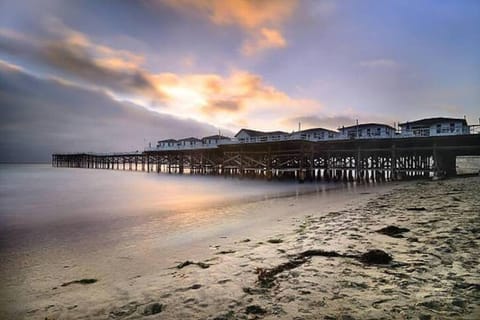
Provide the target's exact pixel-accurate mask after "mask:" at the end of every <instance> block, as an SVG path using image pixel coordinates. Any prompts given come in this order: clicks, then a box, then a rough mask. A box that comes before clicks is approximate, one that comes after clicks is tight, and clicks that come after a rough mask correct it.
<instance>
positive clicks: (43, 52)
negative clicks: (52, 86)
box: [0, 26, 163, 99]
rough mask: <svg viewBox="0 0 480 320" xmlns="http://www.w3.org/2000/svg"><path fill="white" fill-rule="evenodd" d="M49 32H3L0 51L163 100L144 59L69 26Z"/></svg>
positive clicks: (100, 83) (92, 81)
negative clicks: (38, 34)
mask: <svg viewBox="0 0 480 320" xmlns="http://www.w3.org/2000/svg"><path fill="white" fill-rule="evenodd" d="M58 30H60V31H58ZM46 31H47V35H46V36H45V37H44V38H38V37H31V36H28V35H26V34H20V33H15V32H12V31H10V30H5V29H0V51H3V52H5V53H7V54H9V55H12V56H15V57H16V58H22V57H23V58H26V59H28V60H31V61H33V62H39V63H41V64H46V65H48V66H50V67H52V68H55V69H56V70H60V71H62V72H63V73H67V74H68V75H70V76H74V77H75V78H77V79H80V80H83V81H86V82H88V83H93V84H95V85H97V86H101V87H105V88H109V89H111V90H114V91H122V92H124V93H130V94H136V95H138V94H140V95H149V96H150V97H152V98H155V99H162V98H163V93H162V92H161V91H160V90H158V89H157V88H156V87H155V86H154V84H153V82H152V79H151V77H150V75H149V74H148V73H147V72H146V71H144V70H142V69H141V68H140V66H141V64H142V63H143V57H142V56H140V55H135V54H133V53H131V52H128V51H124V50H116V49H113V48H110V47H107V46H102V45H98V44H95V43H93V42H92V41H91V40H90V39H89V38H88V37H87V36H86V35H84V34H82V33H79V32H77V31H73V30H70V29H68V28H66V27H57V28H53V27H52V26H50V29H48V30H46Z"/></svg>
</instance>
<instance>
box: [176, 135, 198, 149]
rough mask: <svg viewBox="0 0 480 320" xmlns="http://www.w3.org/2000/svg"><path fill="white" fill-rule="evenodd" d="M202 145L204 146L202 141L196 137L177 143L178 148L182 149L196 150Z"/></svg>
mask: <svg viewBox="0 0 480 320" xmlns="http://www.w3.org/2000/svg"><path fill="white" fill-rule="evenodd" d="M201 145H202V140H200V139H197V138H194V137H189V138H184V139H180V140H178V142H177V146H179V147H180V148H195V147H197V146H201Z"/></svg>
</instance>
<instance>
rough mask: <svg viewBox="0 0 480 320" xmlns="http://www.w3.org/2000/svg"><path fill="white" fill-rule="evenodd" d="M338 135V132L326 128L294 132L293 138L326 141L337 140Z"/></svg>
mask: <svg viewBox="0 0 480 320" xmlns="http://www.w3.org/2000/svg"><path fill="white" fill-rule="evenodd" d="M337 135H338V132H337V131H333V130H329V129H324V128H312V129H306V130H301V131H297V132H294V133H292V134H291V137H292V138H293V139H298V140H309V141H324V140H330V139H335V137H336V136H337Z"/></svg>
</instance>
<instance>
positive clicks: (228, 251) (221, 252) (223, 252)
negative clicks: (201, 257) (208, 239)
mask: <svg viewBox="0 0 480 320" xmlns="http://www.w3.org/2000/svg"><path fill="white" fill-rule="evenodd" d="M235 252H236V251H235V250H222V251H218V252H217V253H216V254H230V253H235Z"/></svg>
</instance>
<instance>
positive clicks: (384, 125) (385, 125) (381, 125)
mask: <svg viewBox="0 0 480 320" xmlns="http://www.w3.org/2000/svg"><path fill="white" fill-rule="evenodd" d="M371 126H377V127H387V128H389V129H392V130H395V128H394V127H392V126H389V125H388V124H384V123H374V122H369V123H359V124H358V125H353V126H348V127H340V128H338V130H342V129H355V128H365V127H371Z"/></svg>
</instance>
